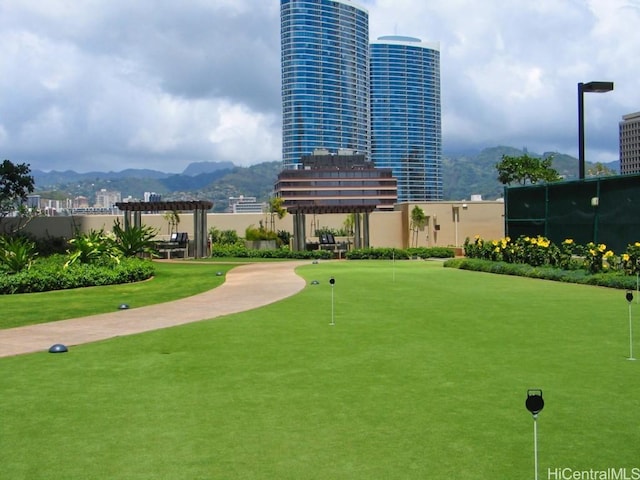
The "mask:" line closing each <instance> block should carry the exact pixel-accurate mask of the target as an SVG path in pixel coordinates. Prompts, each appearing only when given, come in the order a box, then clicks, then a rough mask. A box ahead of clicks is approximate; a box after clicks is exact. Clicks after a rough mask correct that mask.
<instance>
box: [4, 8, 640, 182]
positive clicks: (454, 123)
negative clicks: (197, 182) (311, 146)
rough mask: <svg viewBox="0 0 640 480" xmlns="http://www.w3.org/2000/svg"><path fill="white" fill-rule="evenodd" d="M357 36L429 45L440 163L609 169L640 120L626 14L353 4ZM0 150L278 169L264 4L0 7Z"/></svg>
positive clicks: (273, 42) (275, 54)
mask: <svg viewBox="0 0 640 480" xmlns="http://www.w3.org/2000/svg"><path fill="white" fill-rule="evenodd" d="M362 2H363V4H364V5H365V6H366V7H367V9H368V10H369V15H370V27H371V37H372V38H377V37H378V36H381V35H388V34H393V33H397V34H402V35H410V36H415V37H419V38H421V39H423V40H424V41H429V42H439V44H440V49H441V73H442V109H443V110H442V111H443V140H444V147H445V151H456V150H468V149H469V148H476V149H477V148H482V147H489V146H495V145H498V144H505V145H512V146H516V147H521V146H527V147H528V148H529V150H530V151H538V152H543V151H547V150H559V151H561V152H563V153H568V154H573V155H577V120H576V115H577V102H576V88H577V87H576V85H577V83H578V82H580V81H591V80H611V81H614V82H615V90H614V91H613V92H610V93H607V94H604V95H596V94H589V95H588V97H587V98H586V99H585V110H586V115H587V118H586V134H587V156H588V158H593V159H609V160H612V159H616V158H617V155H618V122H619V121H620V119H621V117H622V115H624V114H626V113H630V112H634V111H638V110H640V93H639V91H638V89H637V80H636V78H637V71H636V70H635V69H634V63H633V62H634V61H635V57H636V55H637V52H638V51H639V50H640V35H637V34H636V33H635V32H636V30H637V25H639V24H640V2H638V0H565V1H561V2H559V1H557V0H539V1H537V2H529V1H524V0H493V1H491V2H469V1H468V0H433V1H429V2H424V1H422V0H362ZM0 35H1V36H2V38H3V51H2V55H0V71H2V72H3V75H2V76H0V91H2V92H3V94H2V95H1V96H0V121H1V122H2V124H1V126H0V146H2V150H3V152H2V156H3V158H10V159H12V160H15V161H20V162H28V163H30V164H31V165H32V167H33V168H43V169H51V168H55V169H66V168H74V169H76V170H80V171H88V170H99V169H113V170H118V169H123V168H129V167H135V168H156V169H160V170H165V171H181V170H183V169H184V168H185V167H186V166H187V164H188V163H190V162H192V161H205V160H210V161H221V160H230V161H233V162H234V163H236V164H241V165H248V164H252V163H257V162H262V161H272V160H278V159H279V158H280V148H281V130H280V128H281V126H280V115H281V113H280V50H279V49H280V44H279V42H280V31H279V2H277V0H268V1H257V0H216V1H214V2H211V1H210V0H188V1H187V2H182V3H173V4H171V3H169V4H167V3H165V4H158V3H157V2H154V1H152V0H138V1H136V2H130V1H124V0H112V1H106V0H81V1H78V2H72V3H70V2H69V1H68V0H48V1H46V2H42V1H39V0H4V1H3V2H0Z"/></svg>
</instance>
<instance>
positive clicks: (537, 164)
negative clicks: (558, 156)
mask: <svg viewBox="0 0 640 480" xmlns="http://www.w3.org/2000/svg"><path fill="white" fill-rule="evenodd" d="M552 162H553V157H552V156H549V157H547V158H543V159H541V158H535V157H530V156H529V155H527V154H526V153H525V154H524V155H522V156H520V157H511V156H509V155H503V156H502V160H501V161H500V162H498V163H496V165H495V167H496V170H498V180H499V181H500V183H502V184H503V185H511V184H512V183H519V184H520V185H526V184H527V183H538V182H539V181H543V182H556V181H558V180H560V175H559V174H558V172H557V171H556V170H555V169H554V168H552V167H551V164H552Z"/></svg>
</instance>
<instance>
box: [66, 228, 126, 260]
mask: <svg viewBox="0 0 640 480" xmlns="http://www.w3.org/2000/svg"><path fill="white" fill-rule="evenodd" d="M69 244H70V245H71V249H70V250H69V251H68V253H69V260H68V261H67V263H66V264H65V268H66V267H68V266H69V265H72V264H74V263H76V262H78V263H95V262H100V263H105V262H107V263H109V262H116V263H117V262H118V259H119V256H120V252H119V250H118V249H117V248H116V246H115V242H114V240H113V238H111V237H109V236H107V234H106V233H105V232H104V230H99V231H97V230H91V231H90V232H89V233H77V234H76V236H75V237H74V238H72V239H71V240H69Z"/></svg>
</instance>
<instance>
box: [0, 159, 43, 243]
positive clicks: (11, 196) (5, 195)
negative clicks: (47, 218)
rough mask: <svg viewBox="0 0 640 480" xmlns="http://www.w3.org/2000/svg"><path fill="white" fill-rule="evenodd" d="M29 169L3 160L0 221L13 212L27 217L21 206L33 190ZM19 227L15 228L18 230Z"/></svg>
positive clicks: (0, 172) (21, 164)
mask: <svg viewBox="0 0 640 480" xmlns="http://www.w3.org/2000/svg"><path fill="white" fill-rule="evenodd" d="M30 173H31V169H30V168H29V165H27V164H25V163H20V164H14V163H12V162H11V161H10V160H4V161H3V162H2V163H1V164H0V220H2V219H3V218H5V217H6V216H7V215H9V214H11V213H12V212H14V211H16V210H17V211H18V212H19V213H21V215H22V216H23V217H28V213H29V212H28V211H27V210H26V208H25V207H24V206H23V205H22V204H23V202H25V201H26V200H27V195H29V194H30V193H32V192H33V190H34V188H35V187H34V179H33V176H32V175H30ZM19 228H20V225H18V227H17V228H16V230H17V229H19Z"/></svg>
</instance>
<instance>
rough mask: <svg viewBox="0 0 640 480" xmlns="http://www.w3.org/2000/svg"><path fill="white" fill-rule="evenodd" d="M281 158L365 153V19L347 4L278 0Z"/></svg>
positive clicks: (290, 162)
mask: <svg viewBox="0 0 640 480" xmlns="http://www.w3.org/2000/svg"><path fill="white" fill-rule="evenodd" d="M280 21H281V31H280V35H281V47H282V158H283V166H284V168H293V167H294V166H295V165H297V164H300V162H301V158H302V156H303V155H310V154H312V153H313V151H314V150H315V149H317V148H326V149H328V150H330V151H337V150H339V149H349V150H354V151H357V152H359V153H364V154H366V155H368V153H369V14H368V12H367V10H366V9H364V8H362V7H360V6H358V5H357V4H356V3H354V2H352V1H350V0H280Z"/></svg>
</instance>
